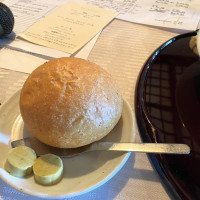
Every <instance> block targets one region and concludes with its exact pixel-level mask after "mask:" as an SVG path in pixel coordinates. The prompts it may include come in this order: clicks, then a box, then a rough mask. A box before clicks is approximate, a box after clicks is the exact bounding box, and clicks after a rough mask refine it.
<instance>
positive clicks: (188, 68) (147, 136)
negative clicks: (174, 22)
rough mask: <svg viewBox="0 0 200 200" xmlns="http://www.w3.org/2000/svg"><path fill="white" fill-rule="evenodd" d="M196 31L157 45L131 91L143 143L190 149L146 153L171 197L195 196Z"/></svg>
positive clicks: (199, 128) (199, 146)
mask: <svg viewBox="0 0 200 200" xmlns="http://www.w3.org/2000/svg"><path fill="white" fill-rule="evenodd" d="M196 35H197V31H195V32H191V33H187V34H183V35H179V36H177V37H174V38H172V39H171V40H169V41H167V42H166V43H164V44H163V45H161V46H160V47H159V48H158V49H157V50H156V51H155V52H154V53H153V54H152V56H151V57H150V58H149V59H148V60H147V62H146V63H145V64H144V67H143V68H142V70H141V72H140V75H139V77H138V80H137V85H136V90H135V112H136V120H137V125H138V129H139V132H140V134H141V137H142V140H143V142H154V143H185V144H188V145H189V146H190V148H191V153H190V154H189V155H167V154H162V155H161V154H157V155H155V154H149V158H150V160H151V161H152V163H153V165H154V167H155V168H156V170H157V171H158V173H159V174H160V176H161V177H162V180H163V181H164V183H165V184H166V186H167V187H168V188H169V189H170V190H171V193H172V194H173V195H174V198H176V199H177V198H181V199H193V200H194V199H200V59H199V56H198V55H197V54H195V53H194V51H193V47H195V45H191V40H193V39H194V37H195V36H196ZM194 44H195V43H194ZM191 46H192V47H191Z"/></svg>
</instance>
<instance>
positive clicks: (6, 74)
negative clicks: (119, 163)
mask: <svg viewBox="0 0 200 200" xmlns="http://www.w3.org/2000/svg"><path fill="white" fill-rule="evenodd" d="M177 34H180V32H179V33H178V32H174V31H173V30H167V29H161V28H156V27H150V26H145V25H140V24H134V23H129V22H125V21H121V20H116V19H115V20H114V21H113V22H112V23H110V24H109V26H107V27H106V28H105V29H104V30H103V32H102V34H101V36H100V37H99V39H98V40H97V42H96V44H95V46H94V48H93V49H92V51H91V53H90V55H89V58H88V59H89V60H91V61H92V62H95V63H97V64H99V65H100V66H102V67H103V68H105V69H106V70H107V71H108V72H109V73H111V74H112V76H113V77H114V78H115V79H116V80H117V82H118V84H119V87H120V89H121V92H122V94H123V97H124V98H125V99H126V100H127V101H128V102H129V103H130V105H131V107H132V109H133V112H134V90H135V84H136V80H137V77H138V74H139V72H140V70H141V68H142V66H143V64H144V63H145V61H146V59H147V58H148V57H149V56H150V55H151V53H152V52H153V51H154V50H155V49H156V48H157V47H159V46H160V45H161V44H162V43H164V42H165V41H167V40H168V39H170V38H172V37H174V36H175V35H177ZM0 53H1V52H0ZM16 62H17V58H16ZM27 76H28V74H25V73H21V72H16V71H11V70H5V69H0V103H3V102H4V101H5V100H6V99H8V98H9V96H10V95H12V94H13V93H14V92H15V91H16V90H17V89H19V88H21V87H22V85H23V83H24V81H25V80H26V78H27ZM140 141H141V140H140V136H139V133H138V132H137V136H136V142H140ZM171 198H172V197H171V195H170V193H169V192H168V191H167V190H166V188H165V186H164V185H163V184H162V181H161V179H160V177H159V175H158V174H157V172H156V171H155V170H154V169H153V167H152V165H151V163H150V161H149V159H148V156H147V155H146V154H142V153H137V154H134V153H132V154H131V156H130V158H129V160H128V161H127V163H126V164H125V165H124V167H123V168H122V169H121V170H120V171H119V173H117V174H116V175H115V176H114V177H113V178H112V179H111V180H109V181H108V182H107V183H105V184H104V185H103V186H100V187H99V188H97V189H95V190H93V191H91V192H88V193H86V194H84V195H81V196H77V197H73V198H70V200H90V199H94V200H112V199H115V200H128V199H141V200H150V199H151V200H154V199H155V200H157V199H159V200H168V199H171ZM0 199H5V200H8V199H9V200H11V199H13V200H14V199H15V200H24V199H29V200H37V199H39V198H36V197H31V196H28V195H25V194H22V193H20V192H18V191H16V190H14V189H12V188H10V187H9V186H7V185H6V184H5V183H4V182H3V181H2V180H0Z"/></svg>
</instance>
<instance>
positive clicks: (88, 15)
mask: <svg viewBox="0 0 200 200" xmlns="http://www.w3.org/2000/svg"><path fill="white" fill-rule="evenodd" d="M117 14H118V13H117V12H116V11H113V10H108V9H102V8H98V7H96V6H91V5H85V4H81V3H77V2H69V3H67V4H66V5H64V6H62V7H61V8H59V9H57V10H55V11H54V12H52V13H51V14H49V15H48V16H47V17H45V18H44V19H42V20H40V21H38V22H37V23H36V24H34V25H33V26H31V27H30V28H29V29H28V30H26V31H25V32H24V33H22V34H21V35H20V36H21V37H22V38H24V39H26V40H28V41H31V42H33V43H36V44H40V45H43V46H47V47H50V48H54V49H58V50H61V51H64V52H67V53H70V54H73V53H75V52H76V51H77V50H79V49H80V48H81V47H82V46H84V45H85V44H86V43H87V42H88V41H90V40H91V39H92V38H93V37H94V36H95V35H96V34H97V33H98V32H99V31H100V30H101V29H102V28H103V27H104V26H106V25H107V24H108V23H109V22H110V21H111V20H112V19H113V18H114V17H115V16H116V15H117Z"/></svg>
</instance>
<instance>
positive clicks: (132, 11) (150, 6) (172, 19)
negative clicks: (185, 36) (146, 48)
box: [78, 0, 200, 30]
mask: <svg viewBox="0 0 200 200" xmlns="http://www.w3.org/2000/svg"><path fill="white" fill-rule="evenodd" d="M78 1H80V2H84V3H87V4H89V5H95V6H99V7H102V8H109V9H114V10H116V11H118V12H119V13H120V14H119V15H118V16H117V17H116V18H118V19H122V20H126V21H130V22H136V23H141V24H148V25H154V26H161V27H168V28H177V29H184V30H196V29H197V26H198V23H199V20H200V1H199V0H148V1H147V0H116V1H111V0H104V1H98V0H78Z"/></svg>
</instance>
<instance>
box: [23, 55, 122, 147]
mask: <svg viewBox="0 0 200 200" xmlns="http://www.w3.org/2000/svg"><path fill="white" fill-rule="evenodd" d="M122 107H123V99H122V95H121V93H120V90H119V88H118V87H117V85H116V83H115V81H114V80H113V79H112V77H111V76H110V75H109V74H108V72H106V71H105V70H104V69H102V68H101V67H100V66H98V65H96V64H94V63H92V62H89V61H87V60H84V59H80V58H73V57H71V58H57V59H53V60H51V61H49V62H46V63H44V64H43V65H41V66H39V67H38V68H37V69H35V70H34V71H33V72H32V73H31V74H30V76H29V77H28V79H27V80H26V82H25V83H24V85H23V88H22V90H21V95H20V111H21V115H22V118H23V120H24V124H25V126H26V127H27V128H28V130H29V131H30V133H31V134H32V135H33V136H35V137H36V138H37V139H38V140H40V141H41V142H43V143H45V144H48V145H50V146H54V147H58V148H76V147H80V146H84V145H87V144H90V143H92V142H95V141H98V140H100V139H101V138H103V137H104V136H106V135H107V134H108V133H109V132H110V131H111V130H112V129H113V128H114V126H115V125H116V124H117V122H118V121H119V119H120V117H121V114H122Z"/></svg>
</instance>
